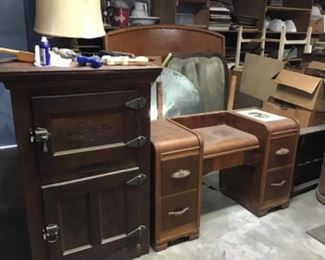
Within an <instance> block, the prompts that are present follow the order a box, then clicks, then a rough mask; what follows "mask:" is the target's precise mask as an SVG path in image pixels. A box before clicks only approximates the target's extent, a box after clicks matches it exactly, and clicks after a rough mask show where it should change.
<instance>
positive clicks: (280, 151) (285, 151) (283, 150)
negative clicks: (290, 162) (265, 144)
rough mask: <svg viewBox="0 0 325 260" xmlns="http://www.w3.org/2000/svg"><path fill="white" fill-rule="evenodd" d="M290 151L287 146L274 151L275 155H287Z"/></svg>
mask: <svg viewBox="0 0 325 260" xmlns="http://www.w3.org/2000/svg"><path fill="white" fill-rule="evenodd" d="M289 152H290V150H289V149H288V148H284V147H281V148H280V149H278V150H276V151H275V154H276V155H280V156H281V155H287V154H288V153H289Z"/></svg>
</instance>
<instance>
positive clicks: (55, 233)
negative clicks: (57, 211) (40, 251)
mask: <svg viewBox="0 0 325 260" xmlns="http://www.w3.org/2000/svg"><path fill="white" fill-rule="evenodd" d="M59 237H60V228H59V226H58V225H57V224H49V225H47V226H46V227H45V228H44V229H43V239H44V240H45V241H47V242H48V243H55V242H56V241H58V240H59Z"/></svg>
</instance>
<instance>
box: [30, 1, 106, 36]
mask: <svg viewBox="0 0 325 260" xmlns="http://www.w3.org/2000/svg"><path fill="white" fill-rule="evenodd" d="M34 31H36V32H38V33H40V34H42V35H46V36H58V37H68V38H85V39H90V38H97V37H101V36H104V35H105V31H104V25H103V21H102V15H101V5H100V0H36V12H35V23H34Z"/></svg>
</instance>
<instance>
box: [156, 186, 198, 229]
mask: <svg viewBox="0 0 325 260" xmlns="http://www.w3.org/2000/svg"><path fill="white" fill-rule="evenodd" d="M197 207H198V191H192V192H186V193H182V194H179V195H175V196H171V197H168V198H165V199H162V201H161V232H164V231H167V230H170V229H172V228H176V227H179V226H182V225H185V224H189V223H193V222H195V221H196V216H197Z"/></svg>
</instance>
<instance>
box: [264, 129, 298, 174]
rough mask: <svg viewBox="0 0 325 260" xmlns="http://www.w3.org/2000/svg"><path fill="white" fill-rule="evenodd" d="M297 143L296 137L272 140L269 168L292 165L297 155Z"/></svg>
mask: <svg viewBox="0 0 325 260" xmlns="http://www.w3.org/2000/svg"><path fill="white" fill-rule="evenodd" d="M296 141H297V136H296V135H293V136H288V137H281V138H277V139H274V140H272V141H271V149H270V157H269V163H268V168H274V167H279V166H283V165H287V164H291V163H292V161H293V159H294V155H295V146H296Z"/></svg>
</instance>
